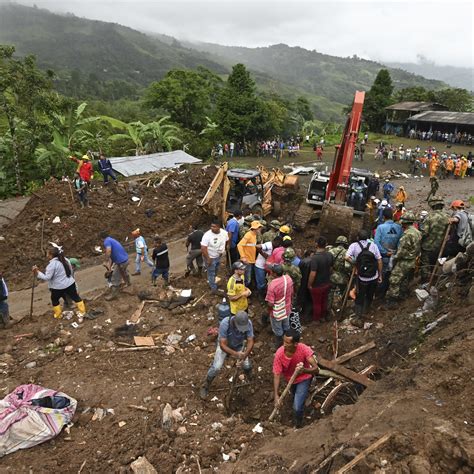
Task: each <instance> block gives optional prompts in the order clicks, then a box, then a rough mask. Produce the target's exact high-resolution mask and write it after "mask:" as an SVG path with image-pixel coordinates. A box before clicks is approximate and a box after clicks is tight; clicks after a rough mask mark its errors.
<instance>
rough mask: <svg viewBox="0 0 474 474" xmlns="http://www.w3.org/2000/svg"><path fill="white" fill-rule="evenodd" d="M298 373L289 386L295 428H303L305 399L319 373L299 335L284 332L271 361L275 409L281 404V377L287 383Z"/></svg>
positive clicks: (312, 355)
mask: <svg viewBox="0 0 474 474" xmlns="http://www.w3.org/2000/svg"><path fill="white" fill-rule="evenodd" d="M295 371H298V372H299V374H298V375H297V377H296V378H295V379H294V382H293V384H292V386H291V393H292V395H293V415H294V423H295V427H296V428H301V427H302V426H303V414H304V405H305V400H306V397H307V396H308V392H309V387H310V385H311V381H312V380H313V376H314V375H317V373H318V372H319V368H318V363H317V361H316V358H315V356H314V353H313V350H312V349H311V347H309V346H307V345H306V344H303V343H302V342H300V333H299V332H298V331H296V330H294V329H289V330H287V331H285V335H284V336H283V346H282V347H280V348H278V349H277V351H276V353H275V357H274V359H273V391H274V403H275V407H279V406H280V404H281V401H280V396H279V389H280V381H281V376H282V375H283V377H284V378H285V380H286V381H287V382H289V381H290V379H291V377H292V376H293V374H294V373H295Z"/></svg>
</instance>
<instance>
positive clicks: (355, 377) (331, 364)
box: [317, 357, 375, 387]
mask: <svg viewBox="0 0 474 474" xmlns="http://www.w3.org/2000/svg"><path fill="white" fill-rule="evenodd" d="M317 360H318V365H319V366H321V367H323V368H325V369H329V370H332V371H333V372H336V374H339V375H342V376H344V377H345V378H346V379H349V380H351V381H352V382H356V383H360V384H361V385H363V386H364V387H369V386H371V385H374V383H375V382H374V381H373V380H370V379H369V378H368V377H366V376H365V375H362V374H358V373H357V372H354V371H353V370H349V369H347V368H346V367H343V366H342V365H339V364H337V363H336V362H335V361H331V360H326V359H322V358H321V357H319V358H318V359H317Z"/></svg>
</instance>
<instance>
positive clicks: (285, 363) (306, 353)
mask: <svg viewBox="0 0 474 474" xmlns="http://www.w3.org/2000/svg"><path fill="white" fill-rule="evenodd" d="M313 354H314V353H313V349H311V347H309V346H307V345H306V344H303V343H302V342H298V344H297V345H296V351H295V353H294V354H293V356H292V357H291V359H290V358H288V357H287V356H286V355H285V348H284V347H283V346H281V347H280V348H279V349H278V350H277V351H276V353H275V358H274V359H273V373H274V374H276V375H278V374H283V377H285V379H286V380H287V381H288V380H290V378H291V376H292V375H293V373H294V371H295V370H296V366H297V365H298V364H299V363H300V362H303V366H304V367H305V369H309V368H310V367H311V364H310V363H309V362H308V359H309V358H310V357H311V356H312V355H313ZM311 377H312V375H311V374H300V375H298V377H296V379H295V382H294V383H300V382H302V381H303V380H307V379H310V378H311Z"/></svg>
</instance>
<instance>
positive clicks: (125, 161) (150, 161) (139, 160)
mask: <svg viewBox="0 0 474 474" xmlns="http://www.w3.org/2000/svg"><path fill="white" fill-rule="evenodd" d="M201 161H202V160H200V159H199V158H194V156H191V155H189V154H188V153H186V152H185V151H182V150H176V151H170V152H167V153H153V154H151V155H140V156H120V157H114V158H110V162H111V163H112V168H113V169H114V170H115V171H117V172H118V173H120V174H122V175H123V176H137V175H140V174H145V173H153V172H156V171H160V170H162V169H166V168H178V167H179V166H181V165H183V164H190V163H200V162H201Z"/></svg>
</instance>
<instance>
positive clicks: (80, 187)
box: [72, 173, 91, 208]
mask: <svg viewBox="0 0 474 474" xmlns="http://www.w3.org/2000/svg"><path fill="white" fill-rule="evenodd" d="M72 186H73V188H74V190H75V191H76V193H77V197H78V198H79V203H80V205H81V208H84V206H87V207H91V205H90V204H89V199H88V197H87V183H86V182H85V181H84V180H83V179H82V178H81V177H80V176H79V173H74V180H73V181H72Z"/></svg>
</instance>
